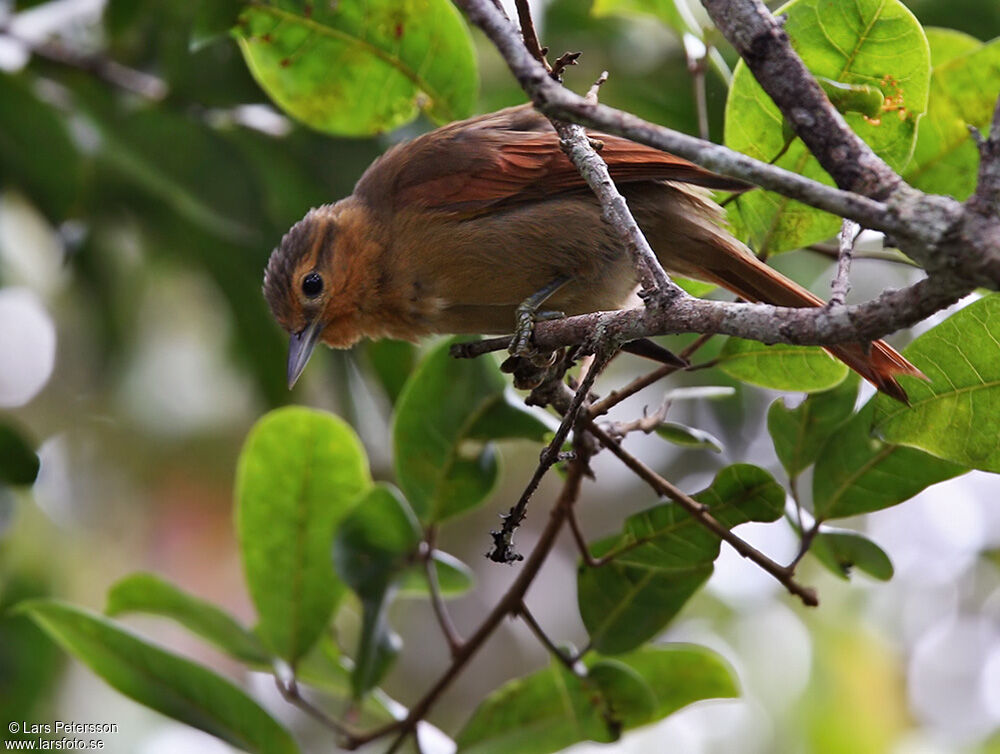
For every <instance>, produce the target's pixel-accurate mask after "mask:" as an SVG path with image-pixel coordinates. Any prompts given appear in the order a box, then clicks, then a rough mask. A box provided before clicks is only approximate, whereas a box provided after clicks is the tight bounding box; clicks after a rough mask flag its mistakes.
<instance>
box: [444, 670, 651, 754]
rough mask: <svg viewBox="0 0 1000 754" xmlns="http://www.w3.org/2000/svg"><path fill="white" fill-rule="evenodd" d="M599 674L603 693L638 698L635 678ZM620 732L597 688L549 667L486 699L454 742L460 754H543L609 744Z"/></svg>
mask: <svg viewBox="0 0 1000 754" xmlns="http://www.w3.org/2000/svg"><path fill="white" fill-rule="evenodd" d="M603 672H604V678H603V679H602V680H603V686H604V687H605V688H611V689H614V688H615V687H616V686H617V688H618V690H619V692H620V693H621V692H622V691H624V690H625V689H627V688H630V690H631V691H632V692H633V693H631V694H628V696H629V697H631V698H632V699H634V698H635V696H636V692H638V693H639V694H641V692H642V688H641V685H640V686H639V687H638V688H636V686H637V684H641V683H642V681H641V680H640V679H638V677H637V676H635V675H631V674H627V673H626V671H622V670H618V672H617V673H616V670H615V669H612V668H609V669H607V670H605V671H603ZM612 674H616V676H617V677H616V678H612V677H611V676H612ZM630 681H631V683H630ZM625 693H628V692H627V691H626V692H625ZM620 730H621V723H620V721H619V720H617V719H616V718H614V717H613V716H612V713H611V710H610V709H609V705H608V702H607V699H606V698H605V696H604V694H603V693H602V691H601V686H600V685H598V683H597V682H596V681H595V680H593V679H586V678H579V677H577V676H575V675H573V674H572V673H570V672H569V671H568V670H567V669H566V668H565V667H563V666H562V665H561V664H558V663H555V662H553V664H551V665H549V666H548V667H547V668H545V669H544V670H540V671H538V672H537V673H532V674H531V675H529V676H526V677H524V678H518V679H516V680H514V681H510V682H508V683H505V684H504V685H503V686H501V687H500V688H499V689H497V690H496V691H494V692H493V693H492V694H490V695H489V696H488V697H487V698H486V699H485V700H484V701H483V702H482V703H481V704H480V705H479V707H477V708H476V711H475V712H473V713H472V717H471V718H470V719H469V721H468V722H467V723H466V724H465V726H464V727H463V728H462V730H461V732H460V733H459V734H458V736H457V738H456V739H455V742H456V743H457V744H458V751H459V753H460V754H506V753H507V752H517V754H548V753H549V752H554V751H559V750H561V749H564V748H566V747H567V746H571V745H573V744H575V743H577V742H579V741H600V742H605V743H606V742H610V741H614V740H616V739H617V738H618V735H619V731H620Z"/></svg>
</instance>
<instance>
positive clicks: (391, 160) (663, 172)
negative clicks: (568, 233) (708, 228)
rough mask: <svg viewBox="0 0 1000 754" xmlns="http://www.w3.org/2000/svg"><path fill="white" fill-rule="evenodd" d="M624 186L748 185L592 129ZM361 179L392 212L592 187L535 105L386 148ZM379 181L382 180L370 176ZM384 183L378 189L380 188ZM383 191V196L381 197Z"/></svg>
mask: <svg viewBox="0 0 1000 754" xmlns="http://www.w3.org/2000/svg"><path fill="white" fill-rule="evenodd" d="M588 133H589V135H590V137H591V138H592V139H594V140H595V141H596V142H599V143H600V147H599V148H600V155H601V157H602V158H603V159H604V161H605V162H607V164H608V167H609V168H610V171H611V177H612V178H613V179H614V180H615V181H616V182H619V183H629V182H635V181H653V180H668V181H677V182H681V183H691V184H696V185H699V186H706V187H708V188H715V189H720V190H728V191H741V190H745V189H746V188H748V185H747V184H745V183H743V182H741V181H737V180H735V179H732V178H726V177H725V176H721V175H717V174H715V173H712V172H710V171H708V170H705V169H704V168H701V167H698V166H697V165H695V164H693V163H691V162H688V161H687V160H684V159H681V158H680V157H675V156H674V155H672V154H668V153H666V152H661V151H659V150H657V149H653V148H651V147H647V146H644V145H642V144H637V143H636V142H633V141H629V140H628V139H624V138H622V137H620V136H612V135H609V134H603V133H599V132H588ZM370 172H371V173H373V175H371V176H369V175H366V176H365V177H364V178H362V180H361V181H360V182H359V184H358V187H357V188H356V189H355V193H360V194H362V195H364V194H365V192H366V189H367V190H368V192H369V193H370V194H372V196H371V197H368V196H366V197H365V198H368V199H371V200H373V201H374V202H379V201H384V200H385V198H386V197H385V190H386V189H389V191H390V193H391V203H392V205H393V207H394V209H399V208H402V207H421V208H426V209H440V210H446V211H449V210H450V211H460V212H466V211H472V212H476V211H477V210H481V209H486V208H489V207H493V206H496V205H498V204H503V205H510V204H519V203H522V202H529V201H537V200H539V199H544V198H547V197H551V196H555V195H558V194H564V193H567V192H573V191H581V190H584V189H586V188H587V185H586V183H585V181H584V179H583V177H582V176H581V175H580V173H579V171H578V170H577V169H576V167H575V166H574V165H573V163H571V162H570V160H569V159H568V158H567V157H566V155H565V154H564V153H563V151H562V148H561V147H560V145H559V137H558V136H557V135H556V133H555V131H554V130H553V129H552V126H551V125H550V124H549V122H548V121H547V120H546V119H545V118H544V117H543V116H541V115H539V114H538V113H537V112H535V111H534V110H532V109H531V108H530V107H528V108H526V107H518V108H510V109H508V110H501V111H500V112H498V113H492V114H490V115H485V116H480V117H478V118H473V119H470V120H468V121H463V122H461V123H456V124H452V125H450V126H446V127H445V128H443V129H439V130H438V131H433V132H431V133H430V134H426V135H424V136H421V137H419V138H418V139H415V140H414V141H412V142H409V143H407V144H402V145H400V146H398V147H396V148H394V149H393V150H391V151H390V152H388V153H387V154H386V155H385V156H384V157H383V158H382V159H381V160H380V161H379V163H377V164H376V165H375V166H373V168H372V170H371V171H370ZM372 178H377V179H376V180H371V179H372ZM376 185H378V186H381V187H382V190H381V191H380V192H376V191H375V190H374V187H375V186H376ZM376 193H380V194H381V195H382V196H376V195H375V194H376Z"/></svg>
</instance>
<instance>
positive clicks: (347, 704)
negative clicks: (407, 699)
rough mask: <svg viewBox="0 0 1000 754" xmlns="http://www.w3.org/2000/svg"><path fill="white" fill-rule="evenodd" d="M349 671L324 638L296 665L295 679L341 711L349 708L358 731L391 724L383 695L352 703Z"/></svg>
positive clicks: (330, 642)
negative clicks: (317, 691) (337, 705)
mask: <svg viewBox="0 0 1000 754" xmlns="http://www.w3.org/2000/svg"><path fill="white" fill-rule="evenodd" d="M351 667H352V663H351V661H350V660H347V659H345V658H344V657H342V656H341V654H340V651H339V650H338V649H337V646H336V644H334V642H333V639H332V638H331V637H330V636H329V635H325V636H322V637H320V640H319V641H318V642H317V643H316V644H315V645H314V646H313V648H312V649H311V650H310V651H309V654H307V655H306V656H305V657H303V658H302V660H301V661H300V662H299V666H298V668H297V669H296V672H295V677H296V680H298V682H299V683H300V684H305V685H306V686H311V687H312V688H315V689H318V690H320V691H322V692H323V695H324V697H327V698H329V699H330V700H331V701H332V702H335V703H338V704H340V705H341V708H350V710H351V714H352V722H353V723H354V724H355V725H357V726H358V727H360V728H361V729H366V728H374V727H376V726H379V725H384V724H385V723H388V722H392V721H393V720H395V719H396V718H395V717H394V716H393V715H392V713H391V712H390V711H389V708H388V707H389V705H391V704H392V702H391V701H390V700H388V697H386V696H385V695H384V694H381V693H375V694H369V695H368V696H367V697H365V698H364V700H362V701H361V702H360V703H358V702H357V700H355V698H354V690H353V685H352V682H351ZM397 709H398V708H397Z"/></svg>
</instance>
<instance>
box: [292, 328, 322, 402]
mask: <svg viewBox="0 0 1000 754" xmlns="http://www.w3.org/2000/svg"><path fill="white" fill-rule="evenodd" d="M322 333H323V322H322V318H321V317H317V318H316V319H314V320H313V321H312V322H310V323H309V324H308V325H306V327H305V328H304V329H303V330H301V331H300V332H297V333H292V337H291V338H290V339H289V341H288V389H289V390H291V389H292V387H293V386H294V385H295V382H296V380H298V379H299V375H300V374H302V370H303V369H305V368H306V364H308V363H309V357H310V356H312V352H313V349H315V348H316V344H317V343H319V336H320V335H322Z"/></svg>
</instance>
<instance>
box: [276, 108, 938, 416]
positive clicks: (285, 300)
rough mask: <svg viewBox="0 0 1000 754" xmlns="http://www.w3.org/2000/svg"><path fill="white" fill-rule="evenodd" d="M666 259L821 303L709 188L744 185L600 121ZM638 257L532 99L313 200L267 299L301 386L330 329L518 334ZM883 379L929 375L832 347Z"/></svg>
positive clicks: (766, 298)
mask: <svg viewBox="0 0 1000 754" xmlns="http://www.w3.org/2000/svg"><path fill="white" fill-rule="evenodd" d="M590 135H591V136H592V137H593V138H594V139H597V140H599V141H600V142H602V143H603V147H602V148H601V152H600V153H601V156H602V157H603V158H604V160H605V161H606V162H607V164H608V167H609V168H610V171H611V176H612V178H613V179H614V180H615V182H616V183H617V185H618V186H619V189H620V190H621V191H622V193H623V194H624V196H625V197H626V199H627V201H628V205H629V207H630V208H631V210H632V213H633V215H634V216H635V219H636V221H637V222H638V223H639V226H640V227H641V228H642V230H643V232H644V233H645V234H646V237H647V239H648V240H649V243H650V245H651V246H652V248H653V250H654V251H655V253H656V255H657V257H658V258H659V260H660V262H661V263H662V265H663V266H664V268H666V269H667V270H668V271H669V272H674V273H677V274H679V275H683V276H686V277H692V278H697V279H700V280H705V281H709V282H712V283H716V284H718V285H721V286H724V287H725V288H728V289H729V290H731V291H733V292H735V293H737V294H739V295H740V296H742V297H743V298H745V299H747V300H749V301H761V302H767V303H771V304H776V305H780V306H793V307H807V306H809V307H811V306H822V305H823V301H822V300H821V299H819V298H817V297H816V296H814V295H813V294H812V293H810V292H809V291H807V290H805V289H804V288H802V287H801V286H799V285H798V284H796V283H795V282H793V281H791V280H789V279H788V278H786V277H784V276H783V275H781V274H780V273H778V272H776V271H775V270H773V269H771V268H770V267H768V266H767V265H765V264H763V263H762V262H760V261H759V260H758V259H757V258H756V257H755V256H754V255H753V253H751V252H750V250H749V249H747V248H746V247H745V246H744V245H743V244H742V243H740V242H739V241H738V240H736V239H735V238H733V236H731V235H730V234H729V233H728V232H727V231H726V230H725V229H724V228H723V226H722V222H721V221H722V217H721V210H720V209H719V207H718V205H717V204H715V203H714V202H713V201H712V200H711V199H710V198H709V196H708V192H707V191H706V190H705V188H702V187H706V188H717V189H737V188H745V186H744V185H743V184H739V183H737V182H735V181H733V180H731V179H729V178H725V177H723V176H720V175H716V174H714V173H711V172H709V171H706V170H704V169H702V168H700V167H698V166H697V165H694V164H692V163H690V162H687V161H686V160H682V159H680V158H678V157H674V156H673V155H670V154H667V153H665V152H661V151H658V150H656V149H652V148H650V147H646V146H643V145H640V144H636V143H635V142H632V141H629V140H627V139H624V138H621V137H618V136H611V135H608V134H603V133H598V132H591V134H590ZM636 286H637V279H636V273H635V269H634V266H633V264H632V260H631V258H630V257H629V255H628V254H627V253H626V251H625V250H624V249H622V248H621V246H620V244H619V242H618V241H617V239H616V237H615V234H614V232H613V231H612V229H611V228H610V227H609V226H608V225H607V224H606V223H605V222H604V221H603V220H602V219H601V211H600V207H599V205H598V203H597V200H596V199H595V198H594V196H593V194H592V193H591V192H590V190H589V189H588V187H587V186H586V184H585V183H584V181H583V178H582V177H581V176H580V174H579V173H578V172H577V170H576V168H575V167H574V166H573V164H572V163H571V162H570V161H569V160H568V158H567V157H566V156H565V155H564V154H563V152H562V150H561V149H560V146H559V140H558V137H557V136H556V133H555V131H554V130H553V129H552V126H551V124H549V122H548V121H547V120H546V119H545V118H544V117H543V116H542V115H540V114H539V113H537V112H536V111H534V110H533V109H532V108H531V107H530V106H521V107H513V108H509V109H506V110H501V111H499V112H496V113H491V114H488V115H481V116H478V117H475V118H470V119H468V120H464V121H460V122H457V123H452V124H450V125H448V126H444V127H443V128H439V129H437V130H435V131H431V132H430V133H427V134H424V135H423V136H420V137H418V138H416V139H413V140H412V141H409V142H406V143H403V144H399V145H396V146H394V147H393V148H391V149H390V150H388V151H387V152H386V153H385V154H384V155H382V157H380V158H379V159H377V160H376V161H375V162H374V163H373V164H372V165H371V167H369V168H368V170H367V171H365V174H364V175H363V176H362V177H361V179H360V180H359V181H358V183H357V185H356V186H355V188H354V193H353V194H351V195H350V196H348V197H347V198H345V199H341V200H340V201H338V202H335V203H334V204H328V205H324V206H322V207H318V208H316V209H312V210H310V211H309V212H308V214H306V216H305V217H304V218H303V219H302V220H300V221H299V222H298V223H296V224H295V225H294V226H293V227H292V228H291V230H289V231H288V233H287V234H286V235H285V237H284V238H283V239H282V240H281V244H280V246H278V248H277V249H275V250H274V252H273V253H272V254H271V258H270V261H269V262H268V264H267V270H266V272H265V275H264V295H265V297H266V298H267V301H268V304H269V305H270V307H271V311H272V313H273V314H274V316H275V318H276V319H277V320H278V322H279V323H280V324H281V326H282V327H284V328H285V330H287V331H288V332H289V333H290V336H291V344H290V349H289V357H288V381H289V386H291V384H293V383H294V382H295V380H296V379H297V378H298V376H299V374H301V372H302V370H303V368H304V367H305V365H306V362H307V361H308V359H309V356H310V354H311V353H312V351H313V348H314V347H315V346H316V344H317V343H318V342H319V341H323V342H325V343H326V344H327V345H329V346H331V347H334V348H346V347H348V346H351V345H352V344H354V343H355V342H356V341H358V340H359V339H360V338H362V337H369V338H381V337H392V338H400V339H404V340H414V339H417V338H419V337H421V336H424V335H428V334H430V333H503V332H510V331H511V329H512V327H513V326H514V322H515V314H516V312H517V311H518V307H519V305H521V304H522V303H523V302H525V301H526V300H530V301H533V302H535V303H538V302H539V301H540V300H541V299H543V298H547V300H546V301H545V306H546V308H547V309H552V310H558V311H560V312H563V313H565V314H566V315H573V314H582V313H586V312H593V311H599V310H607V309H617V308H620V307H621V306H622V305H623V304H624V303H625V302H626V301H627V300H628V299H629V297H630V296H631V294H632V293H633V291H634V290H635V288H636ZM827 350H828V351H829V352H830V353H831V354H833V355H834V356H836V357H837V358H839V359H840V360H842V361H843V362H844V363H846V364H847V365H848V366H849V367H850V368H851V369H854V370H855V371H856V372H858V373H859V374H860V375H861V376H862V377H864V378H865V379H867V380H869V381H870V382H871V383H873V384H874V385H875V386H876V387H877V388H878V389H879V390H882V391H883V392H885V393H888V394H889V395H891V396H893V397H895V398H898V399H899V400H903V401H905V400H906V393H905V392H904V391H903V388H902V387H901V386H900V385H899V384H898V383H897V381H896V379H895V378H896V375H899V374H909V375H917V376H919V375H920V372H919V371H918V370H917V369H916V368H915V367H914V366H912V365H911V364H910V363H909V362H908V361H907V360H906V359H904V358H903V357H902V356H901V355H900V354H898V353H897V352H896V351H894V350H893V349H892V348H891V347H890V346H889V345H888V344H886V343H884V342H883V341H877V342H875V343H870V344H869V343H848V344H842V345H837V346H831V347H830V348H828V349H827Z"/></svg>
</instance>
